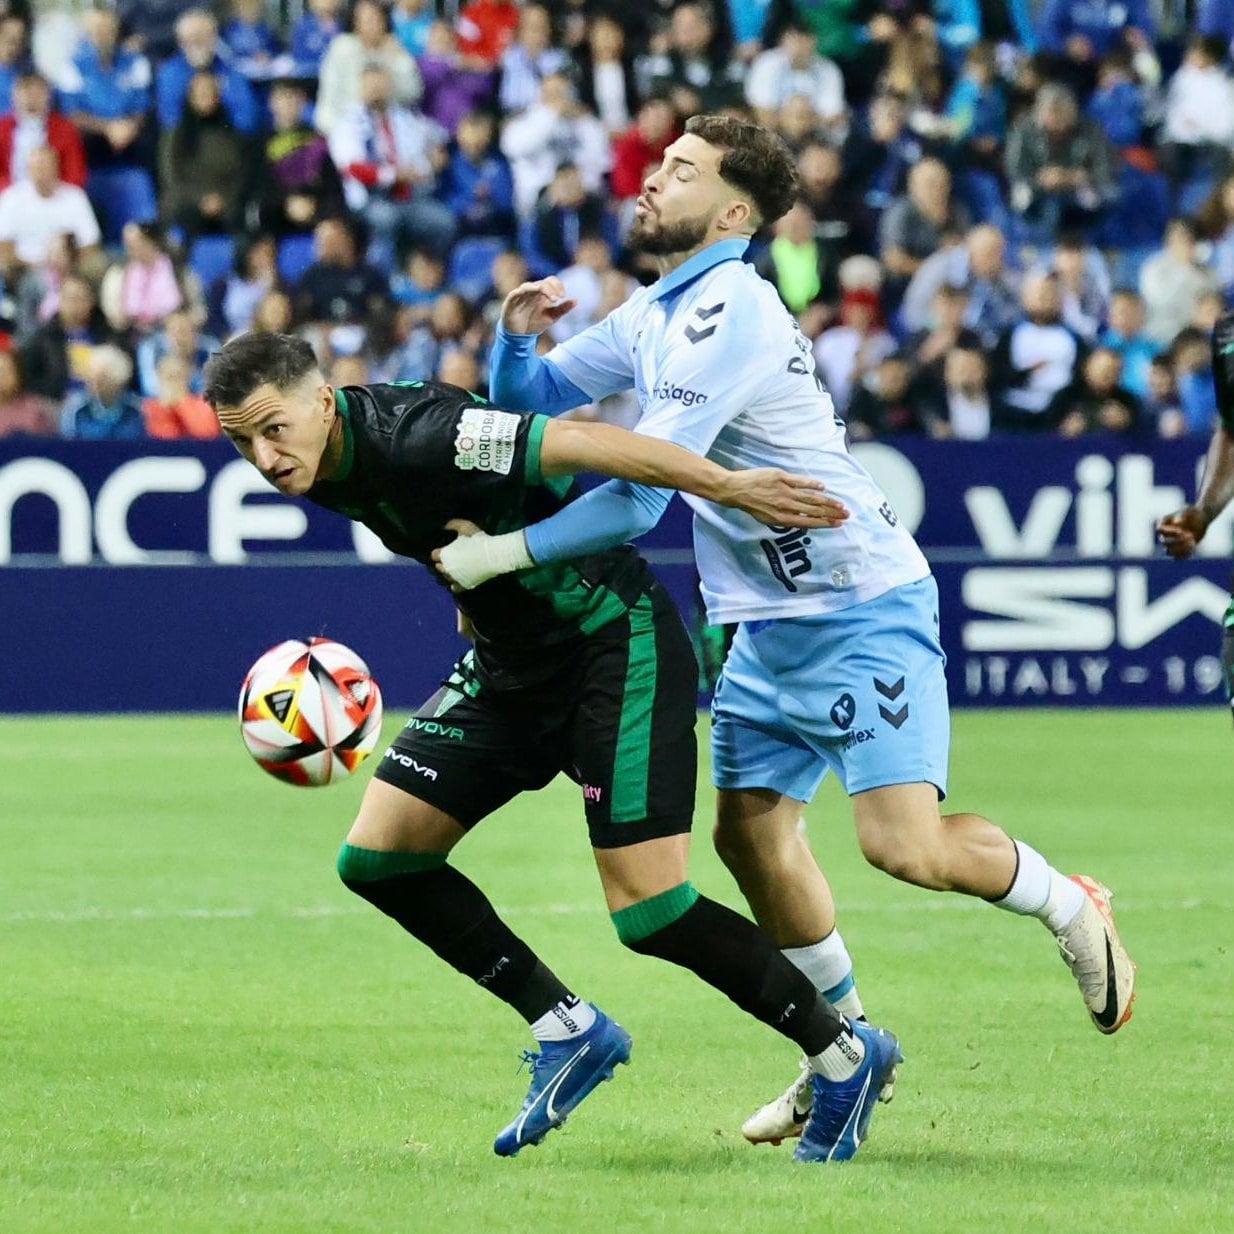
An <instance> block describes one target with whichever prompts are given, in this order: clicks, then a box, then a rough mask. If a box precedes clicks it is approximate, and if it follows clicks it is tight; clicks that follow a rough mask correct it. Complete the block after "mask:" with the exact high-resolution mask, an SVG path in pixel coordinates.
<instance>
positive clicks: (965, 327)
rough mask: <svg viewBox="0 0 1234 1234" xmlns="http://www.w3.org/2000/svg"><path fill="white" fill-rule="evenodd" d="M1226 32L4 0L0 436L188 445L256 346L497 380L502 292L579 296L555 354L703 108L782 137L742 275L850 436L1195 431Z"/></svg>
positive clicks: (635, 264) (647, 5)
mask: <svg viewBox="0 0 1234 1234" xmlns="http://www.w3.org/2000/svg"><path fill="white" fill-rule="evenodd" d="M1232 39H1234V2H1232V0H1117V2H1114V0H934V2H933V3H930V2H927V0H706V2H700V0H639V3H633V2H632V0H544V2H543V3H516V2H515V0H464V2H463V3H461V5H459V6H457V7H456V6H455V5H453V4H451V3H435V2H434V0H396V2H395V3H393V4H385V3H379V2H378V0H355V3H352V4H350V5H346V4H344V2H343V0H305V2H304V5H303V8H302V9H301V8H300V7H299V5H294V4H293V5H292V6H291V9H290V11H288V5H287V4H286V3H282V4H275V3H269V4H268V3H265V2H264V0H232V2H231V3H229V4H224V5H222V6H218V7H216V8H211V7H207V6H203V5H201V4H199V3H185V2H184V0H120V2H119V3H118V4H116V5H114V6H108V7H106V8H98V9H92V10H89V11H85V12H77V13H72V14H70V13H63V12H47V11H45V10H44V8H43V7H41V6H40V7H38V8H37V11H34V10H32V7H31V5H30V4H29V3H25V2H23V0H0V435H4V434H11V433H29V434H48V435H60V436H64V437H73V438H86V439H112V438H130V439H132V438H144V437H153V438H175V437H193V438H198V437H210V436H213V435H215V434H216V433H217V425H216V423H215V420H214V417H213V415H212V413H211V412H210V410H209V408H208V407H207V406H206V405H205V403H204V402H203V401H202V399H201V397H200V390H201V384H202V368H203V365H204V362H205V360H206V358H207V357H208V356H209V355H210V353H211V351H212V350H214V349H216V348H217V347H218V346H219V345H220V343H221V341H223V340H225V339H227V338H228V337H231V336H232V335H234V334H236V333H238V332H241V331H245V330H248V329H253V328H257V329H269V330H291V331H297V332H301V333H303V334H304V335H305V336H306V337H308V338H309V339H310V340H311V341H312V343H313V344H314V346H315V347H316V349H317V350H318V353H319V355H320V357H321V360H322V364H323V366H324V369H325V371H326V372H327V373H328V374H329V376H330V379H331V380H332V381H333V382H334V383H335V384H336V385H345V384H355V383H360V382H366V381H416V380H423V379H429V378H439V379H441V380H444V381H449V382H453V383H455V384H457V385H460V386H463V387H465V388H467V389H470V390H473V391H476V392H478V393H483V392H484V390H485V386H486V381H487V373H486V362H487V357H488V354H489V348H490V346H491V342H492V337H493V330H494V327H495V323H496V320H497V316H498V313H499V309H500V304H501V300H502V298H503V297H504V296H505V294H506V293H507V292H508V291H509V290H510V289H511V288H513V287H514V286H517V285H518V284H519V283H520V282H522V281H524V280H525V279H527V278H529V277H532V278H534V277H541V276H543V275H546V274H549V273H554V274H560V277H561V278H562V280H563V281H564V283H565V284H566V287H567V290H568V294H569V295H570V297H571V298H572V299H574V300H576V301H577V307H576V308H575V309H573V310H572V311H571V312H570V313H569V314H568V315H567V316H566V317H564V318H563V319H562V320H561V321H559V322H558V323H556V324H555V325H554V327H553V329H552V337H551V338H550V337H546V338H545V339H544V340H543V343H544V345H545V346H546V347H547V346H550V345H551V344H552V343H553V342H554V341H560V340H562V339H565V338H568V337H569V336H570V335H571V334H573V333H575V332H577V331H580V330H583V329H585V328H587V327H588V326H590V325H591V324H592V323H594V322H596V321H599V320H601V319H602V318H603V317H604V316H605V315H606V314H607V313H609V312H611V311H612V310H613V309H614V308H616V307H617V306H619V305H620V304H621V303H622V302H623V301H624V300H625V299H626V298H627V297H628V296H629V295H630V294H631V293H632V292H633V291H634V290H635V289H636V288H637V287H638V286H639V285H640V283H647V282H650V281H651V280H652V279H654V278H655V276H656V271H655V269H654V267H653V266H652V265H651V264H650V263H649V261H648V260H647V259H646V258H643V257H640V256H639V255H638V254H636V253H632V252H630V251H628V250H627V249H626V247H625V245H624V237H625V235H626V232H627V230H628V227H629V224H630V222H631V220H632V212H633V204H634V201H635V199H636V197H637V196H638V193H639V190H640V184H641V182H642V179H643V177H644V176H645V174H646V172H647V171H648V169H649V168H651V167H654V166H655V165H656V164H658V162H659V160H660V158H661V155H662V153H663V151H664V149H665V147H666V146H667V145H668V144H669V143H670V142H671V141H673V139H674V138H675V137H676V135H677V134H678V133H679V132H680V129H681V125H682V123H683V122H684V120H685V118H687V117H688V116H690V115H692V114H694V113H696V112H700V111H726V112H733V113H736V114H741V115H743V116H748V117H752V118H756V119H758V120H759V121H760V122H762V123H765V124H768V125H771V126H774V127H775V128H776V129H777V130H778V131H779V132H780V133H781V134H782V136H783V137H784V139H785V141H786V142H787V143H788V145H789V146H790V147H791V149H792V151H793V153H794V154H795V156H796V158H797V163H798V169H799V173H800V179H801V195H800V198H799V200H798V202H797V204H796V205H795V206H794V207H793V209H792V210H791V211H790V212H789V214H788V215H786V216H785V217H784V218H783V219H781V220H780V221H779V222H777V223H776V224H775V226H774V227H773V228H771V229H770V230H769V233H768V234H766V235H762V236H759V237H757V238H756V239H755V241H754V243H753V244H752V245H751V247H750V252H749V260H751V261H753V262H754V263H755V264H756V265H757V267H758V268H759V270H760V271H761V272H762V273H763V274H764V275H765V277H767V278H768V279H770V280H771V281H772V282H773V283H774V284H775V286H776V287H777V289H778V290H779V293H780V295H781V297H782V299H783V300H784V302H785V304H786V305H787V306H788V307H789V309H790V310H791V311H792V312H793V313H794V314H795V315H796V316H797V317H798V319H799V320H800V322H801V325H802V328H803V330H805V332H806V333H807V334H808V335H809V337H810V338H811V339H812V340H813V342H814V355H815V360H816V363H817V365H818V368H819V371H820V373H821V374H822V376H823V378H824V380H825V382H826V385H827V388H828V389H829V390H830V391H831V392H832V395H833V397H834V399H835V402H836V406H837V409H838V411H839V412H840V414H841V415H842V416H843V417H844V418H845V420H846V422H847V424H848V426H849V431H850V434H851V436H852V437H854V438H872V437H884V436H890V435H895V434H904V433H918V434H929V435H931V436H935V437H958V438H980V437H985V436H987V435H988V434H990V433H992V432H995V433H997V432H1019V433H1052V434H1061V435H1063V436H1068V437H1075V436H1079V435H1082V434H1087V433H1115V434H1140V435H1145V436H1151V435H1160V436H1168V437H1173V436H1180V435H1183V434H1207V433H1208V432H1209V431H1210V430H1211V427H1212V425H1213V423H1214V417H1215V414H1216V406H1215V398H1214V393H1213V383H1212V379H1211V372H1210V358H1209V337H1210V334H1211V331H1212V328H1213V325H1214V322H1215V321H1216V319H1217V317H1218V315H1219V314H1220V313H1221V312H1222V310H1223V308H1224V307H1225V306H1226V304H1227V303H1228V302H1229V300H1230V297H1231V294H1232V293H1234V160H1232V159H1231V152H1232V150H1234V79H1232V78H1231V76H1230V67H1231V66H1230V51H1231V40H1232ZM593 414H596V415H598V416H603V417H605V418H608V419H611V420H614V421H616V422H629V421H630V420H632V419H634V418H636V417H637V407H635V406H633V405H632V404H631V403H630V401H629V396H617V397H616V398H615V399H613V400H609V401H607V402H606V404H605V405H603V406H601V407H598V408H596V409H593Z"/></svg>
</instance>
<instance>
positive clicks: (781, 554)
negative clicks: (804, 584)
mask: <svg viewBox="0 0 1234 1234" xmlns="http://www.w3.org/2000/svg"><path fill="white" fill-rule="evenodd" d="M771 530H772V531H773V532H775V539H774V540H760V541H759V545H760V547H761V548H762V550H763V552H764V553H765V554H766V556H767V564H768V565H769V566H770V567H771V572H772V574H774V575H775V576H776V580H777V581H778V582H779V583H780V584H781V585H782V586H783V587H784V590H785V591H796V590H797V584H796V583H794V582H793V579H795V578H800V576H801V575H803V574H809V573H810V571H811V570H813V569H814V563H813V562H812V561H811V560H810V554H809V553H807V552H806V549H807V548H809V547H810V537H809V536H808V535H807V534H806V532H805V529H804V528H801V527H772V528H771Z"/></svg>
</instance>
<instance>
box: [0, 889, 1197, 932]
mask: <svg viewBox="0 0 1234 1234" xmlns="http://www.w3.org/2000/svg"><path fill="white" fill-rule="evenodd" d="M1115 907H1116V908H1117V909H1119V910H1121V911H1124V912H1161V911H1168V912H1179V911H1182V912H1191V911H1194V910H1196V909H1203V908H1212V907H1216V906H1215V904H1211V903H1209V902H1208V901H1205V900H1200V899H1195V898H1190V899H1184V900H1118V901H1117V902H1116V904H1115ZM985 908H986V905H985V903H984V902H983V901H981V900H974V899H967V898H964V897H961V896H948V897H942V896H938V897H935V898H931V899H923V900H921V902H920V903H911V904H910V903H901V902H897V903H895V904H841V906H840V915H841V916H845V915H847V914H849V913H873V914H874V915H875V916H878V915H881V914H893V915H901V914H917V913H971V912H978V911H981V910H983V909H985ZM372 911H373V910H372V909H371V908H367V907H365V906H364V905H361V904H356V905H350V904H320V905H306V906H304V907H299V908H77V909H63V910H54V909H53V910H48V911H38V910H34V911H30V912H17V913H0V926H5V925H26V924H32V925H76V924H79V923H86V922H92V921H103V922H117V921H125V922H145V921H246V920H251V919H255V918H276V919H284V920H286V919H300V920H311V919H315V918H325V917H355V916H360V915H362V914H369V913H372ZM497 911H498V912H499V913H501V914H502V916H509V917H573V916H598V915H600V914H602V913H603V912H604V907H603V905H601V904H598V903H597V904H526V905H522V906H517V907H516V906H512V905H508V906H505V907H500V906H499V907H498V910H497Z"/></svg>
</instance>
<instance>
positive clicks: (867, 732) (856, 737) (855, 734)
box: [840, 728, 876, 750]
mask: <svg viewBox="0 0 1234 1234" xmlns="http://www.w3.org/2000/svg"><path fill="white" fill-rule="evenodd" d="M875 739H876V738H875V735H874V730H873V729H872V728H855V729H853V730H852V732H849V733H845V734H844V741H843V742H842V743H841V745H840V749H842V750H851V749H852V748H853V746H859V745H862V744H863V743H864V742H867V741H874V740H875Z"/></svg>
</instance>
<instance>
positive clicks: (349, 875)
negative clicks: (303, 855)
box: [338, 844, 449, 883]
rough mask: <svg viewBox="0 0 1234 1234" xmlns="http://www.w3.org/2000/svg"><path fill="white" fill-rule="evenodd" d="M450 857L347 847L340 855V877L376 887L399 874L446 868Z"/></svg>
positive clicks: (350, 881)
mask: <svg viewBox="0 0 1234 1234" xmlns="http://www.w3.org/2000/svg"><path fill="white" fill-rule="evenodd" d="M448 856H449V854H448V853H389V852H378V851H377V850H376V849H372V848H357V847H356V846H355V845H354V844H344V845H343V847H342V848H340V849H339V854H338V876H339V878H341V879H342V880H343V882H345V883H376V882H379V881H380V880H381V879H383V878H397V877H398V875H400V874H423V873H424V871H425V870H436V869H439V868H440V867H441V866H443V865H445V864H446V858H447V857H448Z"/></svg>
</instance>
